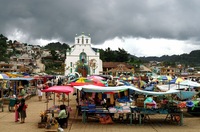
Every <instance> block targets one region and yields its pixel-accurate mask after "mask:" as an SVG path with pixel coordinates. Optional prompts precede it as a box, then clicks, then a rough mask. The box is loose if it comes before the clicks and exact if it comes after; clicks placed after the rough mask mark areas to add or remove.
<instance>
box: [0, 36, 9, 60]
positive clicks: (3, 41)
mask: <svg viewBox="0 0 200 132" xmlns="http://www.w3.org/2000/svg"><path fill="white" fill-rule="evenodd" d="M7 40H8V38H7V37H5V36H3V35H2V34H0V46H1V48H0V55H1V57H0V61H7V60H8V55H7V47H8V45H7Z"/></svg>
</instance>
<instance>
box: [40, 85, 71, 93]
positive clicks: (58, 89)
mask: <svg viewBox="0 0 200 132" xmlns="http://www.w3.org/2000/svg"><path fill="white" fill-rule="evenodd" d="M73 91H74V89H73V88H72V87H70V86H52V87H49V88H47V89H44V90H42V92H54V93H67V94H69V93H72V92H73Z"/></svg>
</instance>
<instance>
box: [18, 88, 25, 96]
mask: <svg viewBox="0 0 200 132" xmlns="http://www.w3.org/2000/svg"><path fill="white" fill-rule="evenodd" d="M18 89H19V96H22V97H24V96H25V95H26V92H25V90H24V87H23V86H19V87H18Z"/></svg>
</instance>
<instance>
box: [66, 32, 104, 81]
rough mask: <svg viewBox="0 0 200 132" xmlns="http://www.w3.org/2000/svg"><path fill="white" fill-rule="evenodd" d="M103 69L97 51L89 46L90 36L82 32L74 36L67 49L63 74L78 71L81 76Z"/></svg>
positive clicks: (96, 72)
mask: <svg viewBox="0 0 200 132" xmlns="http://www.w3.org/2000/svg"><path fill="white" fill-rule="evenodd" d="M102 71H103V68H102V60H101V59H100V54H99V51H98V50H97V51H94V50H93V49H92V47H91V37H90V35H88V36H86V35H85V34H84V33H82V34H81V35H80V36H77V37H75V43H74V45H73V46H72V47H71V50H70V51H69V50H67V53H66V59H65V75H66V76H67V75H68V74H75V73H79V74H80V75H82V76H83V77H86V76H87V75H93V74H100V73H101V72H102Z"/></svg>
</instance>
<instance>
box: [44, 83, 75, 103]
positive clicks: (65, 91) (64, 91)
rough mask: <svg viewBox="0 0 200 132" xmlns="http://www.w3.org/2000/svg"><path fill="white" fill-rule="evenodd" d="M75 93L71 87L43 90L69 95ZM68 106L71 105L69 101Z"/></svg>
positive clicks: (55, 87) (54, 87) (53, 87)
mask: <svg viewBox="0 0 200 132" xmlns="http://www.w3.org/2000/svg"><path fill="white" fill-rule="evenodd" d="M73 91H74V89H73V88H72V87H71V86H52V87H49V88H48V89H44V90H42V92H54V93H65V94H68V95H69V93H72V92H73ZM68 98H69V96H68ZM63 103H64V102H63ZM54 104H55V94H54ZM68 105H69V100H68Z"/></svg>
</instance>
